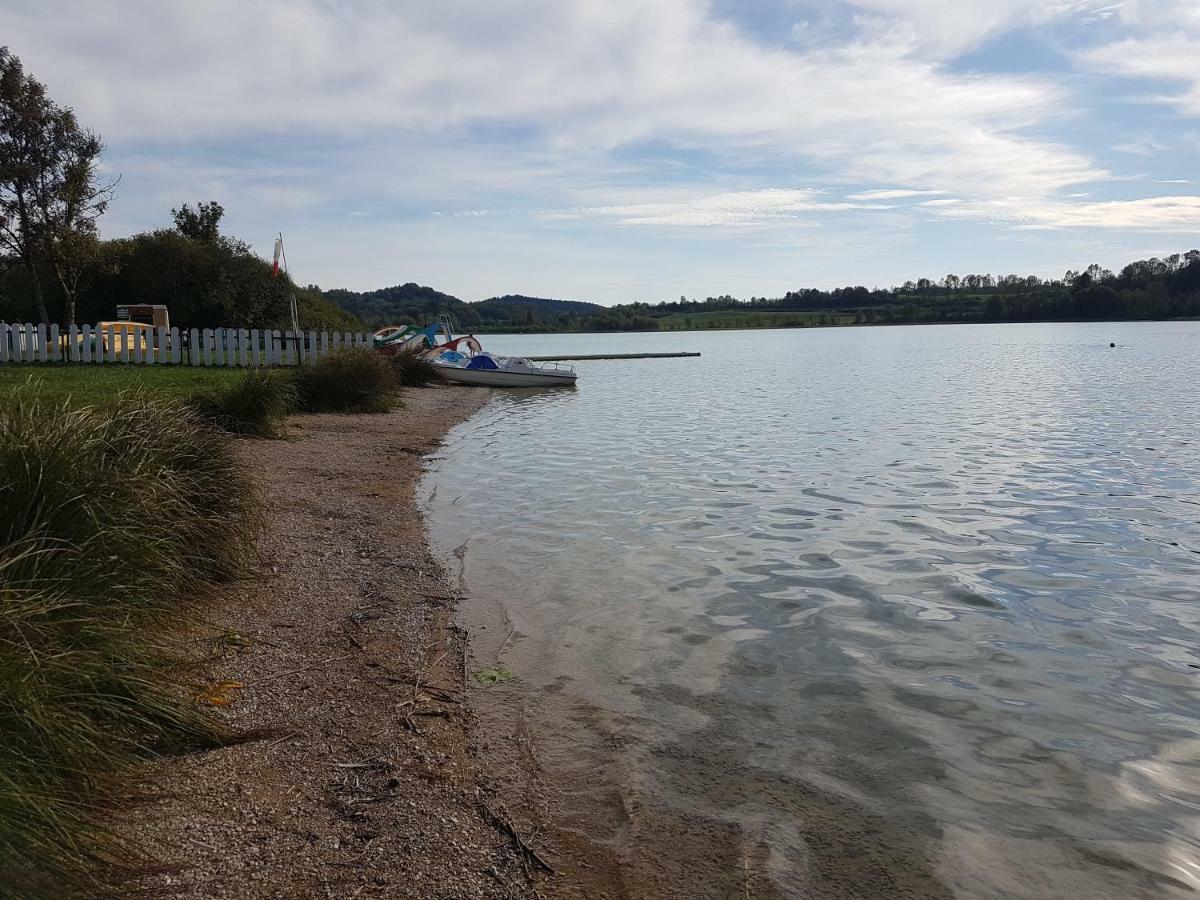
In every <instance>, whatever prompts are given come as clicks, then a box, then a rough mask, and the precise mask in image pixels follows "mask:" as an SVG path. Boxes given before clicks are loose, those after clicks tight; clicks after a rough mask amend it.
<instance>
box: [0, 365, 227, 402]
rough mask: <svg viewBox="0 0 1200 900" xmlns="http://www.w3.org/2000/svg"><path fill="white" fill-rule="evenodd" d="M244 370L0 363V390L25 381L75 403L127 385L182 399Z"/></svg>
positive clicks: (101, 397) (223, 384)
mask: <svg viewBox="0 0 1200 900" xmlns="http://www.w3.org/2000/svg"><path fill="white" fill-rule="evenodd" d="M245 372H246V370H245V369H239V368H230V369H218V368H193V367H191V366H138V365H130V364H120V363H118V364H116V365H91V366H88V365H78V364H73V365H57V364H55V363H31V364H21V363H5V364H4V365H0V393H7V392H8V390H9V389H11V388H14V387H16V386H18V385H22V384H25V383H27V382H29V381H32V382H34V383H35V384H37V385H38V388H39V390H38V393H39V394H41V395H42V396H45V397H49V398H53V399H57V398H62V397H71V398H72V399H74V400H75V401H76V402H77V403H93V402H96V401H100V400H104V399H107V398H109V397H111V396H112V395H113V394H116V393H117V392H118V391H122V390H126V389H128V388H147V389H150V390H154V391H158V392H161V393H163V394H166V395H168V396H172V397H179V398H182V399H186V398H188V397H191V396H193V395H195V394H199V393H201V392H204V391H209V390H211V389H213V388H219V387H227V386H229V385H232V384H233V383H234V382H236V381H237V380H238V379H239V378H241V377H242V375H243V374H245Z"/></svg>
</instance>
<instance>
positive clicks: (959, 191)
mask: <svg viewBox="0 0 1200 900" xmlns="http://www.w3.org/2000/svg"><path fill="white" fill-rule="evenodd" d="M0 42H2V43H5V44H7V45H8V46H9V48H10V49H11V50H12V52H14V53H15V54H17V55H18V56H19V57H20V58H21V59H22V61H23V62H24V63H25V66H26V68H27V69H28V70H29V71H30V72H31V73H32V74H33V75H34V76H35V77H37V78H38V79H40V80H41V81H43V82H44V83H46V85H47V86H48V88H49V90H50V93H51V95H52V96H53V97H54V98H55V99H56V100H57V101H58V102H60V103H61V104H64V105H68V106H71V107H73V108H74V109H75V111H76V113H77V114H78V117H79V119H80V120H81V122H82V123H83V124H85V125H87V126H89V127H91V128H93V129H94V130H96V131H98V132H99V133H100V134H101V136H102V137H103V139H104V141H105V145H106V151H105V155H104V163H103V165H104V170H105V174H106V175H107V176H109V177H115V176H118V175H119V176H120V183H119V186H118V190H117V196H116V199H115V201H114V203H113V205H112V207H111V209H110V211H109V212H108V213H107V215H106V216H105V217H104V219H103V220H102V231H103V233H104V235H105V236H106V237H116V236H121V235H127V234H132V233H135V232H138V231H144V230H147V229H151V228H157V227H163V226H168V225H170V223H171V217H170V209H171V208H172V207H175V206H178V205H180V204H181V203H184V202H196V201H200V200H210V199H215V200H217V201H218V202H220V203H221V204H222V205H223V206H224V207H225V209H226V219H225V223H224V224H225V229H226V230H227V231H228V232H230V233H232V234H235V235H237V236H238V237H241V238H243V239H245V240H247V241H248V242H250V244H251V245H252V246H253V247H254V248H255V250H256V251H257V252H259V253H260V254H262V255H264V256H267V255H269V254H270V252H271V247H272V242H273V239H274V237H275V234H276V233H277V232H282V233H283V235H284V239H285V242H286V249H287V255H288V262H289V265H290V268H291V272H292V275H293V276H294V277H295V278H296V280H297V281H299V282H301V283H317V284H320V285H321V286H322V287H325V288H332V287H345V288H350V289H352V290H369V289H372V288H377V287H384V286H387V285H393V284H401V283H405V282H409V281H415V282H418V283H421V284H427V285H430V286H432V287H435V288H437V289H438V290H442V291H446V292H447V293H452V294H455V295H456V296H459V297H461V298H463V299H465V300H479V299H483V298H485V297H489V296H495V295H500V294H508V293H521V294H527V295H533V296H543V297H559V298H566V299H577V300H590V301H593V302H598V303H604V304H612V303H620V302H628V301H631V300H645V301H651V302H653V301H658V300H673V299H678V298H679V297H680V296H687V297H701V298H703V297H707V296H715V295H721V294H732V295H734V296H738V297H750V296H768V297H776V296H781V295H782V294H783V293H785V292H786V291H788V290H795V289H799V288H803V287H825V288H827V287H833V286H837V285H846V284H863V285H866V286H868V287H875V286H888V285H891V284H898V283H901V282H903V281H905V280H907V279H910V278H911V279H916V278H919V277H922V276H927V277H933V278H937V277H940V276H942V275H945V274H947V273H951V272H953V273H957V274H967V273H984V272H991V273H995V274H1001V273H1011V272H1018V273H1021V274H1029V273H1032V274H1037V275H1041V276H1043V277H1048V276H1061V275H1062V273H1063V271H1064V270H1065V269H1067V268H1074V269H1079V268H1083V267H1085V266H1087V265H1088V264H1089V263H1092V262H1098V263H1100V264H1102V265H1105V266H1108V267H1111V268H1119V267H1120V266H1121V265H1123V264H1124V263H1126V262H1128V261H1130V260H1133V259H1140V258H1144V257H1148V256H1162V255H1166V254H1169V253H1172V252H1181V251H1184V250H1188V249H1191V248H1193V247H1195V246H1197V245H1200V165H1197V163H1198V161H1200V0H854V2H843V0H712V2H701V0H486V2H485V0H477V2H460V0H438V2H435V3H434V2H429V0H407V2H399V0H393V2H382V0H344V2H334V0H286V2H281V0H255V2H246V0H171V2H161V0H154V2H143V0H113V2H107V3H86V4H80V3H77V2H63V0H2V3H0Z"/></svg>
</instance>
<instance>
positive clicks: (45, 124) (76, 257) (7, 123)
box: [0, 47, 115, 321]
mask: <svg viewBox="0 0 1200 900" xmlns="http://www.w3.org/2000/svg"><path fill="white" fill-rule="evenodd" d="M102 149H103V144H102V143H101V141H100V138H99V137H98V136H97V135H96V134H94V133H93V132H91V131H89V130H88V129H86V128H83V127H81V126H80V125H79V123H78V121H77V120H76V119H75V114H74V113H73V112H72V111H71V110H70V109H68V108H65V107H61V106H59V105H58V104H56V103H55V102H54V101H53V100H51V99H50V97H49V96H48V95H47V93H46V86H45V85H44V84H42V83H41V82H40V81H38V80H37V79H35V78H34V77H33V76H32V75H30V74H28V73H26V72H25V70H24V67H23V66H22V65H21V61H20V60H19V59H18V58H17V57H15V56H13V55H12V54H11V53H10V52H9V50H8V48H7V47H0V253H4V254H8V255H11V257H12V258H13V259H15V260H16V261H18V262H19V263H20V264H21V266H22V267H23V268H24V269H25V272H26V273H27V274H28V276H29V278H30V283H31V286H32V288H33V291H32V294H33V296H32V302H33V304H34V307H35V309H36V310H37V312H38V317H39V320H40V321H46V319H47V315H48V314H47V312H46V297H45V293H46V292H45V290H44V287H43V281H44V280H49V279H50V278H51V277H52V278H53V281H54V283H55V285H56V287H57V288H58V289H59V291H60V292H61V295H62V304H63V310H64V317H65V319H66V320H67V321H74V320H75V319H74V316H75V301H76V296H77V293H78V286H79V282H80V280H81V278H82V275H83V271H84V270H85V269H87V268H88V267H89V266H90V265H91V256H92V255H93V250H94V248H95V244H96V240H95V235H96V220H97V219H98V218H99V217H100V216H101V215H103V214H104V211H105V210H106V209H107V208H108V204H109V202H110V201H111V199H112V192H113V187H114V186H115V185H113V184H107V185H100V184H98V183H97V181H96V175H97V167H98V165H99V160H100V152H101V150H102Z"/></svg>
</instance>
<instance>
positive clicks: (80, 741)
mask: <svg viewBox="0 0 1200 900" xmlns="http://www.w3.org/2000/svg"><path fill="white" fill-rule="evenodd" d="M397 385H398V376H397V375H396V374H395V372H394V371H393V367H392V366H391V364H390V363H388V362H386V361H381V360H380V358H379V357H377V356H375V355H373V354H370V353H365V352H350V353H346V354H340V355H335V356H331V357H329V358H328V361H327V360H322V361H321V362H319V363H318V364H317V365H315V366H311V367H306V368H305V369H303V370H300V371H298V372H293V373H288V372H280V371H262V370H259V371H254V370H251V371H249V372H244V371H236V370H215V369H203V370H201V369H168V368H162V369H149V368H142V367H138V368H134V367H132V366H112V367H105V368H100V367H95V368H92V367H83V366H36V367H34V366H28V367H8V366H6V367H3V368H0V510H3V513H4V514H3V516H0V900H17V898H21V900H41V898H50V897H55V898H61V897H63V895H64V891H65V890H66V888H74V889H76V890H77V891H78V893H79V894H81V895H83V896H90V895H93V893H94V891H92V890H90V887H91V885H90V883H89V882H88V878H89V873H90V872H92V871H94V869H95V866H96V865H97V864H98V863H100V862H105V861H112V860H114V859H119V858H121V857H122V856H123V855H125V854H126V852H127V848H123V847H120V846H118V845H117V844H116V843H115V842H114V841H112V840H111V839H110V838H109V837H108V836H107V835H106V834H105V833H104V831H103V830H102V829H99V828H97V827H96V826H95V824H94V819H93V815H94V812H95V810H96V809H97V808H98V807H99V806H101V805H102V804H103V803H105V802H106V800H108V798H109V795H110V792H111V784H112V774H113V773H114V772H115V771H117V770H118V769H120V768H121V767H122V766H125V765H127V764H129V763H131V762H133V761H135V760H137V759H141V758H146V757H151V756H155V755H161V754H165V753H173V752H178V751H180V750H185V749H189V748H198V747H204V746H212V745H214V744H216V743H219V742H220V741H222V740H223V739H224V738H225V735H223V734H222V731H221V729H220V728H219V727H218V726H217V724H216V723H215V721H214V720H213V719H211V718H210V717H209V716H207V715H206V714H205V712H204V707H203V706H201V705H199V704H198V702H197V700H196V699H195V695H196V688H197V686H195V685H187V684H184V683H181V682H180V680H179V676H177V675H176V674H175V673H174V666H175V661H176V659H177V655H176V654H175V652H174V650H173V648H172V642H171V638H170V635H171V634H172V633H173V632H174V631H175V630H176V629H177V626H178V624H179V622H180V620H181V618H186V616H187V614H188V613H189V611H190V608H191V607H193V606H194V605H195V604H197V603H200V602H202V601H203V597H204V596H205V594H206V591H207V590H208V589H209V588H211V587H212V586H213V585H215V584H218V583H220V582H223V581H227V580H230V579H233V578H237V577H238V576H239V575H241V574H243V573H245V572H246V571H248V568H249V566H248V564H249V562H250V557H251V555H252V553H253V542H252V541H253V536H254V533H255V530H256V527H257V521H258V517H257V514H256V499H255V492H254V488H253V485H252V480H251V477H250V475H249V473H247V472H245V471H244V470H243V469H242V468H241V466H240V465H239V464H238V462H237V460H236V458H235V456H234V453H233V445H232V442H231V441H230V439H229V437H228V435H227V433H235V434H250V435H256V436H272V435H276V434H278V433H279V428H280V424H281V423H282V421H283V418H284V417H285V416H286V415H287V413H288V412H289V411H291V410H292V409H293V408H295V405H296V403H297V402H298V401H297V397H298V396H299V397H300V398H301V399H302V400H303V401H304V404H305V406H306V408H310V409H339V410H342V409H351V410H364V411H370V410H383V409H387V408H390V407H391V406H393V405H394V404H395V403H396V402H397V400H396V390H397Z"/></svg>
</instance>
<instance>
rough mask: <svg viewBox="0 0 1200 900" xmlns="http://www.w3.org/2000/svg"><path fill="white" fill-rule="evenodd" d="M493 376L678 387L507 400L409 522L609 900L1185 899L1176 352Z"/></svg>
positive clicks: (875, 348) (586, 385)
mask: <svg viewBox="0 0 1200 900" xmlns="http://www.w3.org/2000/svg"><path fill="white" fill-rule="evenodd" d="M1110 341H1115V342H1116V343H1117V344H1118V347H1117V348H1115V349H1110V348H1109V346H1108V344H1109V342H1110ZM485 345H486V346H487V347H488V349H492V350H495V351H497V352H506V351H509V352H524V353H530V354H540V353H551V352H564V351H569V350H577V351H579V352H591V353H603V352H638V351H639V350H644V351H661V350H674V349H679V350H699V351H702V352H703V356H702V357H701V358H700V359H674V360H645V361H622V362H583V363H579V364H578V368H579V370H580V373H581V377H580V383H579V387H578V388H577V389H575V390H549V391H540V392H538V391H509V392H501V391H497V392H495V394H494V396H493V398H492V400H491V402H490V403H489V404H488V406H486V407H485V408H484V410H483V411H482V412H480V413H479V414H477V415H476V416H475V417H474V418H472V419H471V420H470V421H468V422H466V423H464V424H463V425H460V426H459V427H458V428H456V429H455V430H454V431H453V432H452V433H451V435H450V437H449V439H448V441H447V444H446V449H445V453H444V455H443V456H442V458H441V459H439V460H438V461H436V462H435V463H434V464H433V466H432V468H431V471H430V473H429V475H428V476H427V479H426V483H425V488H424V490H425V493H426V494H427V495H431V500H430V501H429V503H428V509H429V512H430V515H431V533H432V536H433V539H434V542H435V545H436V546H438V547H439V548H440V549H441V551H442V552H443V553H444V554H445V555H446V556H447V558H448V559H450V558H452V557H454V559H453V563H454V565H455V566H456V567H458V568H460V569H461V574H462V578H463V582H464V584H465V586H466V588H467V589H468V590H469V591H470V593H471V595H472V597H473V598H474V599H473V601H472V602H473V603H480V602H489V603H493V604H500V605H501V606H502V608H503V611H504V614H505V615H506V616H507V618H508V620H509V621H510V622H511V628H512V636H511V637H510V638H509V639H508V640H507V641H505V642H503V645H502V646H500V647H495V648H494V649H496V650H497V651H498V652H499V653H500V654H501V658H500V662H501V663H502V664H503V665H504V666H505V667H507V668H509V669H511V670H512V671H513V672H515V673H516V674H517V676H518V681H517V682H515V683H514V684H512V685H508V686H505V687H504V696H505V697H506V698H507V699H506V702H509V703H511V704H513V706H512V708H511V709H510V712H509V714H513V715H519V716H520V717H521V719H522V723H523V725H522V727H523V728H527V729H528V733H529V736H530V738H531V740H532V745H533V747H534V748H535V749H536V752H537V755H538V761H539V766H540V767H541V768H542V769H544V770H545V771H546V772H547V773H548V774H549V776H550V780H551V781H552V782H554V781H557V782H558V783H560V784H561V785H563V786H564V791H565V796H566V797H567V800H566V801H565V802H564V804H563V806H562V810H563V814H562V816H561V818H562V822H561V823H560V825H561V826H562V828H564V829H566V830H567V831H570V830H571V829H572V828H573V827H575V825H574V824H573V823H577V824H578V827H577V829H576V830H577V832H578V835H577V836H578V838H579V840H580V842H581V843H584V844H586V843H591V844H592V845H594V847H595V848H596V851H597V852H598V853H601V852H603V853H608V854H611V855H612V856H613V857H614V858H615V859H616V860H617V861H618V862H619V863H620V865H621V868H622V871H623V872H624V873H625V875H624V877H625V881H626V883H625V887H624V890H625V891H626V893H627V894H628V895H630V896H689V897H726V896H738V897H744V896H761V897H776V896H782V897H794V896H795V897H799V896H805V897H825V896H828V897H843V896H846V897H850V896H857V897H871V896H881V897H882V896H887V897H895V896H914V897H916V896H921V897H924V896H948V895H953V896H960V897H1001V896H1004V897H1083V896H1112V897H1162V896H1175V895H1179V896H1187V895H1190V894H1192V893H1193V892H1194V891H1196V890H1200V852H1198V842H1200V778H1198V776H1200V707H1198V705H1197V701H1198V699H1200V693H1198V691H1197V688H1200V668H1196V667H1197V666H1200V649H1198V641H1197V638H1198V628H1197V626H1198V624H1200V489H1198V488H1200V444H1198V440H1200V428H1198V426H1200V401H1198V399H1197V385H1200V323H1138V324H1120V325H1117V324H1077V325H1071V324H1055V325H1037V326H1026V325H1000V326H930V327H897V328H848V329H820V330H790V331H739V332H694V333H674V334H663V335H654V334H645V335H625V334H623V335H547V336H504V337H500V336H497V337H491V338H488V339H486V340H485ZM456 549H457V551H458V552H457V556H455V550H456ZM468 614H469V613H468ZM493 631H495V629H494V628H493Z"/></svg>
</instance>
